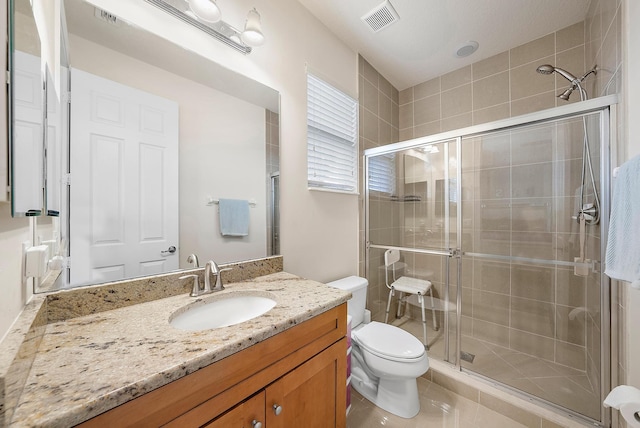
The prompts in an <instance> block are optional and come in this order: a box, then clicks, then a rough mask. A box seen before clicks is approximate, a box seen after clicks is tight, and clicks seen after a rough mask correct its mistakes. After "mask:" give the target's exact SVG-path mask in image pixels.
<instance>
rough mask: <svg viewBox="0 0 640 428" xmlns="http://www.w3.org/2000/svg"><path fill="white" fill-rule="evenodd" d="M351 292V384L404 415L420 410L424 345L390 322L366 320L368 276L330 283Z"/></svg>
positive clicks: (380, 404)
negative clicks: (419, 385)
mask: <svg viewBox="0 0 640 428" xmlns="http://www.w3.org/2000/svg"><path fill="white" fill-rule="evenodd" d="M327 285H329V286H331V287H335V288H340V289H341V290H346V291H349V292H351V294H352V298H351V299H350V300H349V302H348V305H347V306H348V313H349V315H350V316H351V317H352V322H353V325H352V330H351V339H352V340H351V345H352V350H351V385H352V386H353V388H354V389H355V390H356V391H358V392H359V393H360V394H361V395H362V396H363V397H365V398H366V399H367V400H369V401H371V402H372V403H374V404H375V405H376V406H378V407H380V408H382V409H384V410H386V411H388V412H390V413H393V414H394V415H398V416H400V417H403V418H412V417H414V416H415V415H417V414H418V412H419V411H420V400H419V398H418V383H417V381H416V379H417V378H418V377H419V376H422V375H423V374H424V373H426V372H427V370H428V369H429V358H428V357H427V352H426V351H425V349H424V345H423V344H422V342H420V340H418V338H416V337H415V336H413V335H412V334H410V333H408V332H406V331H404V330H402V329H400V328H398V327H395V326H392V325H389V324H384V323H380V322H375V321H374V322H370V323H365V322H364V320H365V316H364V314H365V303H366V300H367V285H368V282H367V280H366V279H365V278H360V277H357V276H350V277H348V278H343V279H340V280H337V281H333V282H330V283H329V284H327Z"/></svg>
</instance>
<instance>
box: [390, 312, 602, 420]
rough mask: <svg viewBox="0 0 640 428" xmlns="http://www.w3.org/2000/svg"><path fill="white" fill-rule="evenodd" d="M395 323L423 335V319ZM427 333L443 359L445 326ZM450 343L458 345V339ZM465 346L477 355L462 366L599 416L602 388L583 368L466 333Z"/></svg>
mask: <svg viewBox="0 0 640 428" xmlns="http://www.w3.org/2000/svg"><path fill="white" fill-rule="evenodd" d="M379 321H384V319H382V320H379ZM393 324H394V325H397V326H398V327H400V328H402V329H404V330H406V331H408V332H409V333H411V334H413V335H414V336H416V337H418V338H420V339H422V323H421V322H420V320H415V319H411V318H408V317H403V318H400V319H397V320H394V321H393ZM427 337H428V340H429V346H430V347H429V358H436V359H438V360H443V359H444V358H443V357H444V335H443V328H440V330H439V331H434V330H433V328H432V326H431V323H430V322H428V327H427ZM451 346H455V342H452V345H451ZM462 350H463V351H466V352H470V353H472V354H474V355H475V359H474V360H473V363H466V362H465V363H463V367H465V368H467V369H469V370H472V371H474V372H475V373H478V374H481V375H483V376H486V377H489V378H491V379H494V380H496V381H498V382H501V383H503V384H506V385H509V386H512V387H514V388H517V389H519V390H521V391H524V392H527V393H529V394H533V395H535V396H537V397H540V398H542V399H544V400H547V401H550V402H552V403H555V404H558V405H560V406H563V407H566V408H568V409H571V410H573V411H576V412H578V413H581V414H583V415H585V416H588V417H591V418H593V419H599V418H600V414H599V412H600V401H601V400H600V397H599V392H598V390H597V388H594V387H593V386H592V385H591V383H590V382H589V379H588V378H587V376H586V374H585V372H584V371H581V370H576V369H573V368H571V367H567V366H563V365H560V364H556V363H553V362H551V361H547V360H543V359H541V358H538V357H534V356H531V355H527V354H524V353H522V352H518V351H514V350H511V349H507V348H503V347H501V346H497V345H493V344H491V343H488V342H484V341H480V340H477V339H474V338H472V337H468V336H464V337H463V341H462Z"/></svg>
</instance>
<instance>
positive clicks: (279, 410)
mask: <svg viewBox="0 0 640 428" xmlns="http://www.w3.org/2000/svg"><path fill="white" fill-rule="evenodd" d="M273 413H275V414H276V416H278V415H279V414H280V413H282V406H278V405H277V404H274V405H273Z"/></svg>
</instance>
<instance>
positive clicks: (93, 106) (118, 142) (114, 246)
mask: <svg viewBox="0 0 640 428" xmlns="http://www.w3.org/2000/svg"><path fill="white" fill-rule="evenodd" d="M16 1H22V0H16ZM24 1H25V2H27V4H28V1H29V0H24ZM63 6H64V7H63V8H62V10H63V11H64V13H65V15H66V30H67V42H68V54H69V58H70V67H69V68H68V70H69V74H70V86H71V92H70V99H71V102H70V115H69V120H68V125H69V126H68V135H69V137H68V139H67V140H68V152H67V151H66V148H65V149H64V150H60V151H59V152H58V153H57V154H56V155H55V156H56V158H55V159H56V160H51V162H53V164H49V161H46V163H47V168H43V170H44V171H45V172H44V174H45V175H46V174H47V170H49V171H51V169H52V168H53V169H55V168H56V167H59V170H60V175H61V178H60V179H55V178H53V179H51V180H47V194H49V195H56V196H55V197H53V196H52V197H53V198H54V199H55V200H57V201H61V203H60V206H59V208H60V213H61V214H60V219H61V224H60V225H59V228H60V231H58V232H57V233H59V235H60V236H62V237H63V238H64V239H63V245H62V246H61V247H60V248H61V250H60V251H61V252H64V253H65V254H68V255H69V258H68V268H65V269H63V271H62V272H63V275H61V276H60V278H59V279H58V281H57V283H56V286H57V287H61V288H65V287H73V286H79V285H85V284H95V283H101V282H106V281H114V280H120V279H125V278H132V277H137V276H144V275H152V274H157V273H163V272H168V271H173V270H177V269H185V268H189V267H192V264H191V263H189V262H187V258H188V256H189V255H191V254H196V255H197V256H198V257H199V259H200V260H201V261H202V262H204V261H206V260H209V259H214V260H216V262H218V263H226V262H232V261H238V260H247V259H253V258H259V257H265V256H268V255H272V254H278V253H279V245H278V241H277V231H278V227H277V218H278V210H277V208H278V199H277V193H278V184H279V183H278V181H279V94H278V93H277V91H275V90H273V89H271V88H268V87H266V86H265V85H262V84H260V83H258V82H255V81H253V80H251V79H248V78H246V77H244V76H241V75H238V74H236V73H233V72H230V71H229V70H227V69H225V68H224V67H222V66H220V65H219V64H215V63H213V62H211V61H209V60H207V59H205V58H203V57H201V56H199V55H197V54H194V53H193V52H191V51H189V50H186V49H183V48H181V47H179V46H177V45H175V44H173V43H171V42H169V41H168V40H166V39H164V38H161V37H158V36H157V35H154V34H151V33H150V32H147V31H145V30H144V29H142V28H141V27H139V26H137V25H136V23H135V22H127V21H124V20H122V19H121V18H120V17H117V16H114V15H112V14H110V13H108V12H106V11H103V10H100V9H98V8H96V7H94V6H93V5H92V4H90V3H88V2H85V1H82V0H64V2H63ZM176 25H177V26H180V25H186V24H183V23H180V22H177V23H176ZM211 43H217V42H216V41H215V40H213V39H212V41H211ZM230 54H231V55H236V53H235V52H233V51H230ZM62 68H64V67H62ZM57 132H58V131H57V130H49V133H54V134H56V133H57ZM60 132H61V133H64V132H66V129H65V128H64V126H63V127H62V128H61V129H60ZM61 138H63V139H65V137H64V136H61ZM67 168H68V170H69V175H66V169H67ZM56 180H57V182H56ZM45 199H46V198H45ZM220 199H240V200H247V201H249V202H250V204H249V206H250V208H249V212H250V214H249V234H248V235H247V236H240V237H227V236H222V235H221V233H220V224H219V223H220V222H219V205H218V202H219V200H220ZM56 227H58V226H57V225H55V226H54V227H53V229H54V230H55V229H56Z"/></svg>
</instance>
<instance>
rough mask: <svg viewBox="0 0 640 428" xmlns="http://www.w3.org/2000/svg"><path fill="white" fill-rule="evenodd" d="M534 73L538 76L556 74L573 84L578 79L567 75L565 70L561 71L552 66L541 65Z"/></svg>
mask: <svg viewBox="0 0 640 428" xmlns="http://www.w3.org/2000/svg"><path fill="white" fill-rule="evenodd" d="M536 71H537V72H538V73H540V74H552V73H554V72H555V73H558V74H559V75H560V76H562V77H564V78H565V79H567V80H568V81H569V82H572V83H574V82H575V81H576V80H578V78H577V77H576V76H574V75H573V74H571V73H569V72H568V71H567V70H563V69H561V68H560V67H554V66H553V65H549V64H543V65H541V66H539V67H538V68H537V69H536Z"/></svg>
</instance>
